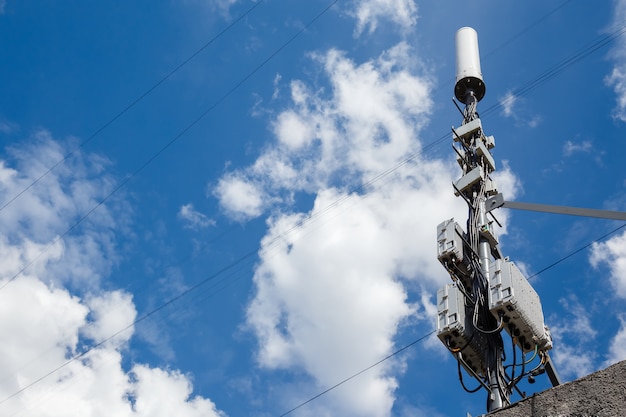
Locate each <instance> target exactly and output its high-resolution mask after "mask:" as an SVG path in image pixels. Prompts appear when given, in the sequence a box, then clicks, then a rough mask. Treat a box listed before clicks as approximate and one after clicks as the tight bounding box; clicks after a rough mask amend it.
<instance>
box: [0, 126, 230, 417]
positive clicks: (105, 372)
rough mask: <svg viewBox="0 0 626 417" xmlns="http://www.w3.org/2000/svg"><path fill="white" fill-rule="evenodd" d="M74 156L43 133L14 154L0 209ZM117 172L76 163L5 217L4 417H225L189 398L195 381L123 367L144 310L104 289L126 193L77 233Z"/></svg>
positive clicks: (87, 160)
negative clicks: (111, 416) (18, 416)
mask: <svg viewBox="0 0 626 417" xmlns="http://www.w3.org/2000/svg"><path fill="white" fill-rule="evenodd" d="M67 152H68V150H67V149H65V147H64V146H62V145H60V144H59V143H57V142H56V141H54V140H53V138H52V137H51V135H50V134H49V133H48V132H45V131H39V132H37V133H36V134H35V135H34V137H33V138H30V139H29V140H28V141H23V142H22V145H21V147H19V148H17V147H15V148H12V149H9V150H8V151H7V154H6V158H5V160H3V161H0V185H1V186H0V201H2V202H6V201H8V200H9V199H10V198H12V197H13V196H15V195H16V194H17V193H18V192H20V191H22V190H24V188H25V187H26V186H28V185H30V184H32V183H33V181H34V180H35V179H37V178H39V177H40V176H41V174H42V173H44V172H45V171H46V170H47V167H49V166H52V165H53V164H54V163H56V162H57V161H58V160H60V159H61V158H62V157H63V155H65V154H66V153H67ZM107 164H108V163H107V162H106V160H104V159H103V158H101V157H98V156H95V155H85V154H82V153H81V152H75V153H74V154H73V155H72V156H71V157H70V158H68V159H67V161H65V163H64V164H62V165H60V166H59V167H57V168H56V169H55V170H53V171H52V172H50V173H49V174H48V175H46V176H45V177H42V178H41V179H40V181H39V182H38V183H37V184H35V185H34V186H33V187H32V188H31V189H30V190H28V191H26V192H25V193H24V194H23V195H22V196H21V197H20V198H18V199H16V200H15V201H14V202H13V203H11V204H10V205H8V206H7V207H5V208H4V210H2V212H0V233H1V235H0V236H1V238H0V254H1V255H2V256H0V286H2V289H0V332H1V333H2V334H3V335H4V337H3V343H2V344H0V368H1V369H2V370H3V376H2V378H1V379H0V414H2V415H23V414H24V413H28V414H29V415H38V416H42V417H48V416H50V417H53V416H59V415H63V416H68V417H73V416H76V417H78V416H86V415H90V416H95V417H97V416H110V415H115V416H121V417H126V416H128V417H131V416H171V415H178V416H185V417H187V416H210V417H217V416H220V415H222V414H221V413H220V412H219V411H218V410H217V409H216V407H215V405H214V404H213V403H212V402H211V401H210V400H208V399H204V398H200V397H192V396H191V391H192V390H191V383H190V380H189V377H187V376H185V375H182V374H180V373H179V372H177V371H174V370H168V371H164V370H161V369H153V368H150V367H149V366H147V365H145V364H140V363H136V364H134V365H132V366H131V367H130V369H124V367H123V366H122V364H123V363H128V360H124V355H125V354H127V353H128V352H127V350H128V341H129V340H130V339H131V337H132V336H133V333H134V326H133V322H134V320H135V318H136V315H137V312H136V308H135V306H134V304H133V301H132V296H131V295H130V294H128V293H126V292H124V291H120V290H103V289H102V286H100V282H101V279H102V278H103V277H104V276H106V274H108V273H109V271H110V269H111V268H112V267H113V266H114V265H115V262H117V260H118V259H119V255H118V254H117V248H116V247H115V245H114V243H113V242H114V241H115V238H116V237H118V236H116V234H118V233H124V231H125V230H126V228H127V227H128V223H129V221H130V220H129V217H128V213H129V212H130V210H129V209H128V206H127V205H126V204H125V203H124V201H123V200H122V197H123V196H122V195H119V194H118V195H116V196H114V197H111V198H109V200H108V201H107V204H106V205H102V206H100V207H99V208H98V209H96V210H95V211H94V212H93V213H92V214H91V215H90V216H89V221H84V222H83V223H81V226H80V227H76V228H74V229H72V230H71V231H70V232H67V231H68V230H70V227H71V226H72V225H73V224H74V223H75V222H76V221H77V220H78V219H80V218H81V217H82V215H83V214H84V213H85V212H87V210H89V209H91V208H92V207H93V206H94V205H95V204H97V203H98V202H99V201H101V200H102V198H103V197H104V196H106V195H108V193H109V192H110V190H111V189H112V187H113V186H114V184H115V180H114V179H113V178H112V177H110V176H109V175H108V174H107V173H106V171H105V168H106V166H107ZM59 236H62V239H59ZM55 240H57V243H55V244H52V242H54V241H55ZM35 260H36V262H34V263H33V264H32V265H31V266H30V267H27V268H25V267H26V266H27V265H28V264H29V263H31V262H33V261H35ZM20 270H23V271H22V273H21V274H20V275H19V276H18V275H16V274H17V273H18V272H19V271H20ZM70 288H71V290H70ZM122 329H126V330H125V331H122V332H120V330H122ZM72 357H74V358H76V359H75V360H70V359H71V358H72ZM165 393H167V395H165Z"/></svg>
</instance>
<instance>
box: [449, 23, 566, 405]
mask: <svg viewBox="0 0 626 417" xmlns="http://www.w3.org/2000/svg"><path fill="white" fill-rule="evenodd" d="M485 92H486V87H485V83H484V81H483V76H482V72H481V68H480V55H479V51H478V36H477V34H476V31H475V30H474V29H472V28H469V27H464V28H461V29H459V30H458V31H457V33H456V85H455V87H454V95H455V97H456V99H457V100H458V101H459V102H460V103H461V104H462V105H464V106H465V107H464V109H461V107H459V106H458V105H457V107H458V108H459V110H460V111H461V113H462V116H463V120H462V124H461V126H459V127H457V128H456V129H455V128H452V139H453V146H452V147H453V149H454V151H455V152H456V155H457V161H458V163H459V166H460V167H461V169H462V171H463V175H462V176H461V178H460V179H459V180H458V181H456V182H454V183H453V188H454V193H455V195H456V196H458V197H460V198H462V199H463V200H464V201H465V202H466V203H467V206H468V209H469V216H468V219H467V222H466V226H465V230H467V231H465V230H464V229H463V227H462V226H461V225H459V224H458V223H456V222H455V221H454V219H450V220H446V221H444V222H443V223H441V224H440V225H439V226H437V256H438V259H439V261H440V262H441V264H442V265H443V266H444V267H445V268H446V270H447V271H448V273H449V274H450V277H451V279H452V283H450V284H447V285H446V286H445V287H443V288H441V289H440V290H439V291H438V292H437V336H438V337H439V339H440V340H441V342H442V343H443V344H444V345H445V346H446V347H447V348H448V350H449V351H450V352H451V353H452V354H453V355H454V357H455V359H456V360H457V361H458V367H459V378H460V382H461V384H462V386H463V388H464V389H465V390H466V391H468V392H476V391H478V390H480V389H481V388H484V389H485V390H486V391H487V393H488V396H487V411H488V412H491V411H494V410H497V409H499V408H502V407H504V406H506V405H509V404H511V395H512V394H513V392H514V391H515V392H517V393H518V394H519V395H520V396H521V397H522V398H523V397H524V396H525V394H524V393H523V392H521V391H520V390H519V389H518V388H517V384H518V383H519V382H520V381H521V380H522V378H525V377H528V379H529V382H531V383H532V382H534V377H535V376H537V375H539V374H542V373H544V372H545V371H548V376H549V377H550V380H551V382H552V384H553V385H558V384H559V383H560V382H559V378H558V376H557V375H556V372H554V368H553V367H552V365H551V362H550V357H549V355H548V351H549V350H550V349H551V348H552V337H551V335H550V331H549V330H548V327H547V326H546V325H545V323H544V316H543V311H542V308H541V302H540V300H539V296H538V295H537V293H536V292H535V290H534V289H533V288H532V286H531V285H530V283H529V282H528V280H527V279H526V278H525V277H524V275H523V274H522V272H521V271H520V270H519V269H518V268H517V267H516V266H515V264H514V263H513V262H511V261H510V260H509V259H508V258H505V257H503V255H502V253H501V252H500V248H499V242H498V238H497V235H496V232H495V230H494V224H495V225H498V226H501V225H500V223H499V222H498V220H497V219H496V218H495V216H494V215H493V214H492V213H491V210H492V207H495V203H493V202H492V201H493V199H494V198H495V197H498V196H500V197H501V195H500V194H498V191H497V190H496V185H495V183H494V181H493V179H492V177H491V174H492V173H493V172H494V171H495V170H496V164H495V160H494V158H493V156H492V154H491V149H493V148H494V147H495V140H494V138H493V136H487V135H486V134H485V132H484V130H483V126H482V123H481V120H480V117H479V115H478V112H477V105H478V102H480V100H482V99H483V97H484V96H485ZM455 104H456V102H455ZM488 201H489V207H488ZM500 206H501V204H500ZM503 331H504V332H503ZM504 333H506V334H508V338H510V341H511V348H510V349H509V350H508V351H509V352H511V353H512V354H511V355H510V356H512V358H511V359H512V362H511V363H509V364H505V361H506V356H505V350H506V349H505V345H504V337H503V335H504ZM507 349H508V348H507ZM527 355H532V357H530V358H528V357H527ZM461 368H463V369H464V370H465V371H466V373H467V374H469V375H470V376H471V377H473V378H475V379H476V380H478V382H479V385H478V386H477V387H476V388H475V389H471V390H470V389H467V388H466V387H465V384H464V383H463V373H462V371H461Z"/></svg>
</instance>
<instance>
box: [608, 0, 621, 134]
mask: <svg viewBox="0 0 626 417" xmlns="http://www.w3.org/2000/svg"><path fill="white" fill-rule="evenodd" d="M624 20H626V0H617V1H616V2H615V9H614V12H613V25H612V26H611V27H612V29H613V30H615V29H617V28H620V27H621V26H622V25H623V24H624ZM611 58H612V59H613V62H614V66H613V70H612V71H611V74H610V75H607V76H606V78H605V80H604V81H605V83H606V84H607V85H608V86H610V87H613V91H615V94H616V96H617V105H616V107H615V108H614V109H613V117H614V118H615V119H617V120H621V121H622V122H626V40H624V38H623V37H621V36H620V37H619V38H618V39H617V45H616V46H615V47H614V48H613V49H612V50H611Z"/></svg>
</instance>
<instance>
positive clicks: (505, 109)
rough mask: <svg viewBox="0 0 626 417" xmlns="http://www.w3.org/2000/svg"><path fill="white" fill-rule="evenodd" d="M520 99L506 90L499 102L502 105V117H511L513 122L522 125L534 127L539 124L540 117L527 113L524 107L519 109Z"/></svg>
mask: <svg viewBox="0 0 626 417" xmlns="http://www.w3.org/2000/svg"><path fill="white" fill-rule="evenodd" d="M522 101H523V100H522V99H520V98H519V97H518V96H516V95H515V94H513V93H512V92H511V91H508V92H507V93H506V94H505V95H504V97H501V98H500V101H499V104H500V106H501V107H502V114H503V115H504V117H511V118H513V120H514V121H515V124H516V125H518V126H523V127H530V128H531V129H532V128H535V127H537V126H539V123H540V122H541V117H540V116H538V115H529V114H528V112H527V111H525V110H524V109H520V107H522V106H520V103H522Z"/></svg>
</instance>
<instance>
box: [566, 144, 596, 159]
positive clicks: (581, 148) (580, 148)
mask: <svg viewBox="0 0 626 417" xmlns="http://www.w3.org/2000/svg"><path fill="white" fill-rule="evenodd" d="M592 148H593V146H592V144H591V142H590V141H588V140H584V141H582V142H572V141H571V140H568V141H566V142H565V144H564V145H563V155H564V156H566V157H567V156H572V155H573V154H574V153H577V152H585V153H588V152H590V151H591V150H592Z"/></svg>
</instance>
